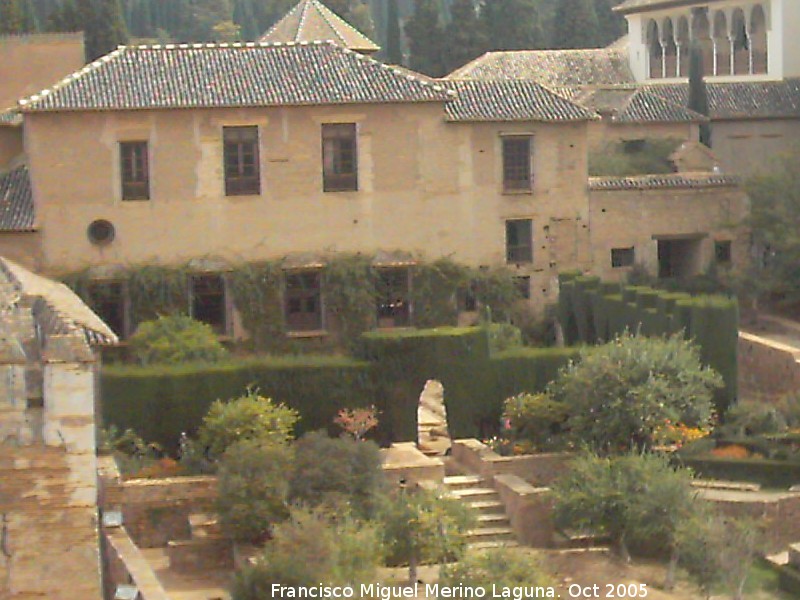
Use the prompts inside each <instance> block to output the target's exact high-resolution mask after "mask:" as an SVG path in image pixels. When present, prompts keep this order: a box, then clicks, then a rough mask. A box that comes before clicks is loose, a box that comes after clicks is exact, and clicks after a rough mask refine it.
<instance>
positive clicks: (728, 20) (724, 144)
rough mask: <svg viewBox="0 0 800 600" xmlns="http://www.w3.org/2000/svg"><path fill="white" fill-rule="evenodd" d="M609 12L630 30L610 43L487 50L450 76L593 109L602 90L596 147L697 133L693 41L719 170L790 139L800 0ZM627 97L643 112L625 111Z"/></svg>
mask: <svg viewBox="0 0 800 600" xmlns="http://www.w3.org/2000/svg"><path fill="white" fill-rule="evenodd" d="M615 10H616V11H618V12H620V13H621V14H623V15H624V16H625V18H626V19H627V21H628V35H627V36H626V37H625V38H623V39H622V40H620V41H619V42H616V43H615V44H613V45H612V46H610V47H608V48H601V49H596V50H557V51H551V50H543V51H518V52H489V53H487V54H485V55H484V56H482V57H480V58H478V59H476V60H474V61H473V62H471V63H469V64H467V65H465V66H463V67H461V68H460V69H458V70H456V71H455V72H454V73H452V74H451V75H450V76H449V77H450V78H458V79H495V80H496V79H531V80H534V81H538V82H539V83H542V84H543V85H546V86H548V87H550V88H551V89H553V90H556V91H558V92H559V93H562V94H563V95H565V96H566V97H568V98H571V99H573V100H575V101H576V102H578V103H579V104H584V105H585V106H587V107H589V108H602V106H597V104H596V102H597V98H598V94H600V98H601V101H602V104H604V105H605V106H606V109H607V113H608V114H607V115H606V118H604V119H603V121H601V122H600V123H599V124H597V125H595V128H594V132H593V135H592V145H593V146H594V147H598V146H599V144H600V143H602V142H603V141H604V140H607V139H611V140H614V139H623V140H638V139H644V138H646V137H680V138H681V139H696V137H695V136H696V132H697V128H696V127H695V125H696V124H697V123H699V122H702V118H700V119H698V115H693V114H690V113H687V112H686V110H685V107H686V105H687V103H688V75H689V47H690V44H692V43H697V44H698V45H699V46H700V48H701V51H702V54H703V57H704V60H703V67H704V75H705V81H706V85H707V90H708V97H709V109H710V110H709V118H710V123H711V131H712V139H711V144H712V149H713V151H714V153H715V155H716V156H717V157H718V158H719V160H720V163H721V166H722V168H723V169H724V170H725V171H726V172H728V173H732V174H736V175H741V176H745V175H748V174H750V173H753V172H755V171H758V170H764V169H769V167H770V165H771V161H772V160H773V159H774V158H775V157H776V156H777V155H779V154H781V153H783V152H786V151H789V150H791V149H792V148H793V147H794V145H795V144H796V140H797V139H798V135H800V4H798V3H797V2H796V1H794V0H705V1H687V0H625V1H624V2H622V3H621V4H619V5H618V6H617V7H616V8H615ZM643 92H645V93H646V95H644V96H643V95H642V93H643ZM609 95H611V96H613V97H612V98H609V97H608V96H609ZM653 96H657V97H658V99H655V98H653ZM627 103H630V105H639V106H646V107H647V109H648V110H647V111H644V112H642V111H636V114H637V116H636V118H634V119H630V118H629V117H628V116H626V115H625V112H626V109H627V107H628V104H627ZM676 107H680V108H683V110H682V111H678V110H677V109H676ZM600 112H601V114H602V112H603V111H602V110H601V111H600ZM629 125H635V126H634V127H631V126H629Z"/></svg>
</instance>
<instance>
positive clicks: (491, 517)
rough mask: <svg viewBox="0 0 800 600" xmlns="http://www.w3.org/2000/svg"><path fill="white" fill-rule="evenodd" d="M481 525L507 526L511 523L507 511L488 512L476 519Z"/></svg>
mask: <svg viewBox="0 0 800 600" xmlns="http://www.w3.org/2000/svg"><path fill="white" fill-rule="evenodd" d="M476 520H477V522H478V525H480V526H481V527H507V526H509V525H510V524H511V521H509V520H508V517H507V516H506V514H505V513H486V514H482V515H478V518H477V519H476Z"/></svg>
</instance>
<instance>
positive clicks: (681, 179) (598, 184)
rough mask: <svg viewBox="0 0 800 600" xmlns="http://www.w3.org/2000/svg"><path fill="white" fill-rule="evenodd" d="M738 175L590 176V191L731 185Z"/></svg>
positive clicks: (736, 182)
mask: <svg viewBox="0 0 800 600" xmlns="http://www.w3.org/2000/svg"><path fill="white" fill-rule="evenodd" d="M740 183H741V182H740V180H739V178H738V177H734V176H733V175H722V174H710V175H707V174H703V175H697V176H692V175H687V174H681V173H675V174H664V175H638V176H632V177H590V178H589V189H590V190H592V191H613V190H651V189H665V188H668V189H694V188H708V187H732V186H738V185H739V184H740Z"/></svg>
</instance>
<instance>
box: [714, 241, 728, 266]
mask: <svg viewBox="0 0 800 600" xmlns="http://www.w3.org/2000/svg"><path fill="white" fill-rule="evenodd" d="M714 258H715V260H716V262H717V264H718V265H729V264H731V241H730V240H719V241H716V242H714Z"/></svg>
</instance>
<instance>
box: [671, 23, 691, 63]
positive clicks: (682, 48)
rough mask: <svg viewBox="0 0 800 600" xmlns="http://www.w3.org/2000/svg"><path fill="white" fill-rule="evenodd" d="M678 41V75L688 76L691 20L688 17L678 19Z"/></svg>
mask: <svg viewBox="0 0 800 600" xmlns="http://www.w3.org/2000/svg"><path fill="white" fill-rule="evenodd" d="M675 39H676V40H677V42H678V77H686V76H687V75H688V74H689V55H690V49H689V44H690V41H689V20H688V19H687V18H686V17H681V18H680V19H678V35H677V36H676V38H675Z"/></svg>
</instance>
